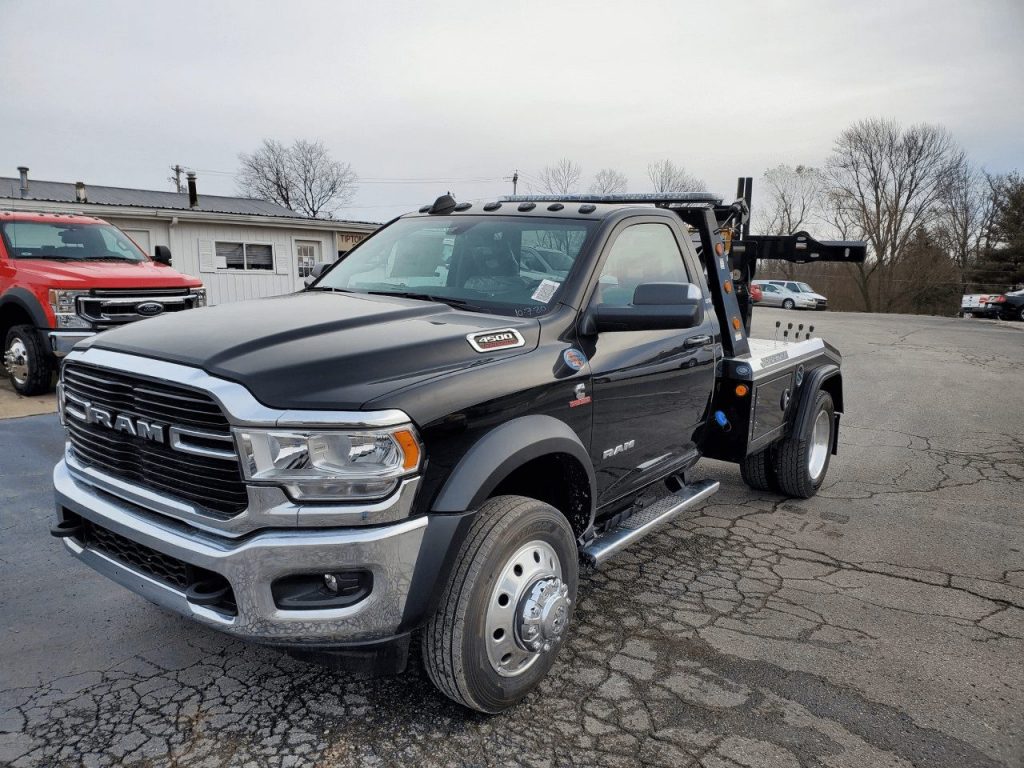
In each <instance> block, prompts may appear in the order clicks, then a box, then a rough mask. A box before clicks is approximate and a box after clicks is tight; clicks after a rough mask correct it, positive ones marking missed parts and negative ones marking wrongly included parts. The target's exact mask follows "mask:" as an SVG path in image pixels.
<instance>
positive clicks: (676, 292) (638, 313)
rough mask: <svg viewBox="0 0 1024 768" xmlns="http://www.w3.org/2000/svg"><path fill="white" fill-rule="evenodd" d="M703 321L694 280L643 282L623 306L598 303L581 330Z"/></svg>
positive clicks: (648, 328) (663, 326) (689, 325)
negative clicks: (682, 281) (691, 281)
mask: <svg viewBox="0 0 1024 768" xmlns="http://www.w3.org/2000/svg"><path fill="white" fill-rule="evenodd" d="M703 321H704V294H703V293H702V292H701V290H700V288H699V287H698V286H696V285H694V284H693V283H642V284H640V285H638V286H637V287H636V290H635V291H634V292H633V303H632V304H628V305H626V306H614V305H610V304H598V305H597V306H595V307H593V308H592V309H591V310H590V312H588V313H587V317H586V318H585V320H584V324H583V328H582V330H583V332H584V333H611V332H616V331H669V330H677V329H678V330H682V329H684V328H693V327H694V326H696V325H700V324H701V323H702V322H703Z"/></svg>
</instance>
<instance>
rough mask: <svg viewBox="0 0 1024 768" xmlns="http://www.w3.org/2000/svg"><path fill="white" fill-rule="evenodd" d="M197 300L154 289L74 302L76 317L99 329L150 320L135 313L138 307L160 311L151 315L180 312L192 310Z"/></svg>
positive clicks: (97, 293)
mask: <svg viewBox="0 0 1024 768" xmlns="http://www.w3.org/2000/svg"><path fill="white" fill-rule="evenodd" d="M196 300H197V297H196V295H195V294H193V293H190V292H189V291H188V289H181V288H154V289H152V290H138V289H133V290H126V291H117V290H94V291H92V292H90V294H89V295H88V296H81V297H79V299H78V312H79V314H80V315H81V316H82V317H84V318H85V319H86V320H88V321H89V322H90V323H93V324H95V325H97V326H99V327H101V328H102V327H110V326H113V325H123V324H124V323H130V322H133V321H135V320H143V319H145V318H147V317H153V314H143V313H140V312H139V311H138V307H139V305H143V304H154V303H155V304H160V305H161V307H163V309H162V310H161V311H160V312H156V313H155V314H157V315H159V314H166V313H168V312H181V311H182V310H186V309H192V308H193V307H195V306H196Z"/></svg>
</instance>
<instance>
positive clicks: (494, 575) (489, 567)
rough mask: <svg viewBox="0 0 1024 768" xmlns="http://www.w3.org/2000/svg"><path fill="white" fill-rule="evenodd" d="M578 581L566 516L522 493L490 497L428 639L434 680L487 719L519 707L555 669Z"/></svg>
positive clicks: (468, 539)
mask: <svg viewBox="0 0 1024 768" xmlns="http://www.w3.org/2000/svg"><path fill="white" fill-rule="evenodd" d="M578 577H579V560H578V553H577V549H576V540H575V537H574V535H573V532H572V528H571V527H570V526H569V523H568V521H567V520H566V519H565V516H564V515H562V513H561V512H559V511H558V510H557V509H555V508H554V507H552V506H550V505H548V504H544V503H543V502H540V501H536V500H534V499H528V498H525V497H522V496H498V497H495V498H493V499H489V500H488V501H487V502H486V503H484V505H483V506H482V507H481V508H480V510H479V511H478V512H477V514H476V517H475V519H474V521H473V524H472V526H471V527H470V530H469V533H468V534H467V536H466V540H465V543H464V544H463V546H462V549H461V551H460V552H459V554H458V560H457V561H456V564H455V568H454V571H453V573H452V575H451V578H450V580H449V582H448V584H447V586H446V587H445V590H444V592H443V594H442V595H441V602H440V605H439V606H438V609H437V612H436V613H435V614H434V616H433V617H432V618H431V619H430V622H429V623H428V624H427V627H426V630H425V632H424V637H423V661H424V666H425V667H426V670H427V674H428V675H429V676H430V679H431V681H433V683H434V685H436V686H437V688H438V689H439V690H440V691H441V692H442V693H444V694H445V695H446V696H448V697H449V698H451V699H453V700H455V701H457V702H458V703H459V704H462V705H464V706H466V707H469V708H471V709H475V710H477V711H479V712H487V713H491V714H493V713H496V712H501V711H502V710H504V709H508V708H509V707H511V706H512V705H514V704H516V703H517V702H518V701H520V700H521V699H522V698H523V697H524V696H526V695H527V694H528V693H529V692H530V691H531V690H533V688H534V687H536V686H537V684H538V683H539V682H540V681H541V679H543V677H544V676H545V675H546V674H547V672H548V670H549V669H551V666H552V665H553V664H554V663H555V657H556V656H557V655H558V651H559V649H560V648H561V645H562V642H563V641H564V639H565V636H566V632H567V631H568V628H569V624H570V622H571V620H572V614H573V608H574V606H575V603H576V585H577V581H578Z"/></svg>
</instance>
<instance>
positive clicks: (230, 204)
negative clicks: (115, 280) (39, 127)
mask: <svg viewBox="0 0 1024 768" xmlns="http://www.w3.org/2000/svg"><path fill="white" fill-rule="evenodd" d="M85 192H86V197H87V204H88V205H110V206H122V207H128V208H159V209H162V210H168V211H203V212H205V213H226V214H235V215H242V216H276V217H280V218H291V219H304V220H306V221H331V222H335V223H338V224H374V222H364V221H346V220H342V219H310V218H309V217H307V216H303V215H302V214H301V213H297V212H295V211H292V210H289V209H288V208H285V207H284V206H283V205H278V204H277V203H273V202H270V201H269V200H258V199H253V198H248V197H227V196H225V195H204V194H202V193H200V194H199V205H198V206H197V207H195V208H190V207H189V204H188V193H186V192H180V193H179V192H161V191H157V190H152V189H129V188H126V187H104V186H99V185H96V184H86V185H85ZM3 198H11V199H14V200H38V201H41V202H52V203H71V204H77V203H78V202H79V201H78V199H77V198H76V196H75V185H74V184H73V183H71V182H66V181H40V180H39V179H29V185H28V196H27V197H22V196H21V180H20V179H18V178H12V177H8V176H0V199H3Z"/></svg>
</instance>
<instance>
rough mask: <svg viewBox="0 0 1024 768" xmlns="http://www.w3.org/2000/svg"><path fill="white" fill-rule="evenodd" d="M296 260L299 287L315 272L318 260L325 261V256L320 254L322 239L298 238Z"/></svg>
mask: <svg viewBox="0 0 1024 768" xmlns="http://www.w3.org/2000/svg"><path fill="white" fill-rule="evenodd" d="M295 261H296V270H295V274H296V275H297V276H298V278H299V287H300V288H301V287H302V286H303V281H304V280H305V279H306V278H307V277H309V276H310V275H311V274H313V267H315V266H316V265H317V262H320V261H323V257H322V256H321V255H320V241H319V240H296V241H295Z"/></svg>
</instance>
